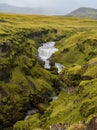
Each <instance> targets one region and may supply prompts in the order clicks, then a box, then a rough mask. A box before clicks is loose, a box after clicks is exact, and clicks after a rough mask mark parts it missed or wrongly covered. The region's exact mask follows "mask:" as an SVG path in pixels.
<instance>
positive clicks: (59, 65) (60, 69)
mask: <svg viewBox="0 0 97 130" xmlns="http://www.w3.org/2000/svg"><path fill="white" fill-rule="evenodd" d="M55 66H56V68H57V69H58V73H60V72H61V71H62V69H63V68H64V66H63V65H62V64H60V63H55Z"/></svg>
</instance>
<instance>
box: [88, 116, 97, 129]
mask: <svg viewBox="0 0 97 130" xmlns="http://www.w3.org/2000/svg"><path fill="white" fill-rule="evenodd" d="M87 130H97V117H93V118H92V120H91V121H90V123H89V124H88V125H87Z"/></svg>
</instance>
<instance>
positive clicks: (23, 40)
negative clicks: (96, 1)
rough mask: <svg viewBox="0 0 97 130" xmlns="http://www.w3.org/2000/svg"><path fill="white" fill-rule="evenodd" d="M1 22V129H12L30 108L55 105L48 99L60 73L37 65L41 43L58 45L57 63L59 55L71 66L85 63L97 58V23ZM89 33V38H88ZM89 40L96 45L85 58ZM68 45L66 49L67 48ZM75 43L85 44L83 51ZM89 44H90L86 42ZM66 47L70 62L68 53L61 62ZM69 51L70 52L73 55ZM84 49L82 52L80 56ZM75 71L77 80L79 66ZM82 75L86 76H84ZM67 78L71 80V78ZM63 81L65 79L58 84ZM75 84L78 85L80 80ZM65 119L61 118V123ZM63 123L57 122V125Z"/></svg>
mask: <svg viewBox="0 0 97 130" xmlns="http://www.w3.org/2000/svg"><path fill="white" fill-rule="evenodd" d="M0 18H1V22H0V60H1V62H0V86H1V87H0V93H1V100H0V106H2V108H1V112H0V114H1V116H0V117H1V119H0V123H1V125H6V126H10V125H12V123H15V122H16V121H17V120H21V119H23V117H24V114H25V112H26V110H27V108H29V107H30V106H29V105H30V104H31V105H34V106H35V107H37V106H39V105H38V104H42V103H44V102H45V103H48V101H51V99H49V98H48V97H49V96H50V94H51V93H52V91H53V90H54V88H55V87H56V83H55V81H57V76H56V75H55V74H57V73H54V72H53V70H51V71H48V70H44V69H43V68H42V67H41V65H39V63H38V62H37V48H38V47H39V46H40V45H41V43H42V42H47V41H52V40H55V41H57V44H56V46H57V47H58V48H59V52H57V53H59V57H58V60H57V58H56V56H58V55H56V56H55V59H56V61H58V62H59V63H63V64H64V65H68V66H71V65H72V64H77V63H79V64H81V63H84V62H86V61H88V60H89V59H91V58H93V57H95V55H92V56H91V54H90V57H88V53H89V52H90V51H91V50H93V49H94V46H96V29H95V28H96V27H97V22H96V20H88V19H79V18H68V17H57V16H53V17H49V16H38V15H10V14H0ZM87 33H89V34H88V35H87ZM79 34H80V35H79ZM86 35H87V36H86ZM85 37H86V38H85ZM79 38H80V42H79V41H78V39H79ZM87 39H90V40H89V42H90V43H91V40H92V41H93V42H92V43H95V44H93V45H90V44H89V45H87V44H86V45H84V48H85V51H86V49H87V48H88V47H89V49H87V51H86V55H85V54H84V53H83V51H82V48H83V41H84V40H87ZM62 41H64V42H62ZM65 41H66V46H65V44H64V43H65ZM71 41H72V42H71ZM72 43H73V44H72ZM75 43H76V44H77V43H79V44H81V45H80V46H81V47H82V48H80V47H79V45H78V47H76V46H77V45H75ZM85 43H88V42H87V41H85ZM62 46H63V49H65V50H64V51H66V52H67V53H68V54H66V57H67V58H65V57H64V56H65V53H62V57H61V58H60V54H61V53H60V52H61V51H63V50H62ZM68 48H69V49H70V50H69V51H68ZM80 49H81V51H82V52H80ZM74 50H76V51H74ZM85 51H84V52H85ZM95 52H96V49H95ZM93 53H94V52H93ZM93 53H92V54H93ZM75 54H76V57H75V58H74V59H73V58H71V57H72V56H73V57H74V56H75ZM70 58H71V59H70ZM65 63H66V64H65ZM76 67H77V66H76ZM76 67H75V68H76ZM75 68H74V74H73V73H72V75H74V77H76V76H75V75H76V73H77V72H78V73H80V67H79V65H78V67H77V71H75V70H76V69H75ZM69 69H70V71H69V70H68V72H69V73H70V72H71V70H72V69H73V68H69ZM72 72H73V71H72ZM52 73H53V74H52ZM64 74H65V73H64ZM70 75H71V74H70ZM72 75H71V76H72ZM80 75H82V72H81V74H80ZM83 77H84V76H83ZM67 78H69V79H71V78H70V77H68V75H67ZM60 80H61V78H60V79H59V80H58V81H60ZM73 80H75V81H76V79H72V81H73ZM75 81H74V82H75ZM80 82H81V81H80V79H79V81H78V82H77V83H75V87H77V86H78V85H79V83H80ZM63 84H64V85H63ZM62 85H63V87H66V86H68V84H67V83H66V82H62ZM52 86H53V87H54V88H52ZM59 86H61V85H59V82H58V85H57V87H59ZM69 87H70V86H69ZM67 95H68V94H67ZM74 96H75V94H74ZM72 98H74V97H70V102H72ZM44 99H47V100H44ZM2 100H3V101H2ZM70 104H72V103H70ZM70 104H69V105H70ZM5 106H6V109H5ZM77 109H78V108H77ZM12 111H13V113H12ZM5 113H7V114H5ZM55 113H56V112H55ZM55 115H56V114H55ZM78 115H79V114H78ZM69 117H70V116H69ZM79 117H80V115H79ZM33 118H34V117H33ZM59 118H60V117H59ZM63 118H64V117H61V119H60V121H62V120H63ZM76 118H77V116H76ZM81 118H83V117H81ZM35 119H36V117H35ZM44 119H45V118H44ZM44 119H43V120H44ZM68 119H69V118H68ZM45 120H46V119H45ZM76 120H77V119H76ZM60 121H58V120H57V122H60ZM74 122H75V120H74ZM49 124H50V123H48V125H49ZM33 125H34V124H33ZM33 125H32V126H31V127H33Z"/></svg>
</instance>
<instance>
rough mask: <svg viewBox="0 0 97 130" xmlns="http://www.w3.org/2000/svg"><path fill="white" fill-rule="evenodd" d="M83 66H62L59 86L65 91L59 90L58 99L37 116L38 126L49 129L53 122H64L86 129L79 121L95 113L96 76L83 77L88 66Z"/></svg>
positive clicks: (87, 118)
mask: <svg viewBox="0 0 97 130" xmlns="http://www.w3.org/2000/svg"><path fill="white" fill-rule="evenodd" d="M93 62H94V63H95V59H94V58H93V59H91V60H90V61H88V62H87V64H90V63H93ZM87 64H86V65H87ZM84 67H86V66H85V65H84V66H81V65H77V64H76V65H73V66H71V67H69V68H64V70H63V71H62V72H61V74H60V76H59V79H60V84H61V87H63V88H65V91H61V92H60V94H59V96H58V99H57V100H55V101H53V102H51V105H50V106H49V107H48V108H47V109H46V111H45V113H44V115H43V116H40V117H39V118H38V119H40V120H41V123H39V126H40V128H43V129H49V128H50V126H51V125H53V124H59V123H64V122H65V123H68V124H69V125H70V128H69V129H75V128H79V129H81V128H83V129H86V127H85V126H84V125H82V124H79V122H86V123H88V122H89V120H90V119H91V118H92V117H93V115H97V105H96V104H97V96H96V95H97V91H96V89H97V78H96V77H92V78H90V77H88V76H86V77H85V75H84V74H85V73H87V72H88V69H89V68H84ZM93 67H94V66H93ZM93 71H94V70H93ZM93 71H92V72H91V74H92V73H93ZM95 71H96V68H95ZM72 124H73V126H72ZM74 124H75V125H74ZM76 124H77V125H76ZM15 127H16V128H17V127H18V125H17V124H16V125H15ZM20 128H21V127H20ZM36 128H37V127H36Z"/></svg>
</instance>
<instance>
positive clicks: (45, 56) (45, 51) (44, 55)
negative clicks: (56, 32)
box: [38, 42, 58, 69]
mask: <svg viewBox="0 0 97 130" xmlns="http://www.w3.org/2000/svg"><path fill="white" fill-rule="evenodd" d="M54 45H55V42H47V43H44V44H43V45H42V46H41V47H39V49H38V52H39V57H40V58H41V59H42V60H43V61H44V62H45V65H44V68H47V69H50V67H51V66H50V61H49V58H50V57H51V56H52V54H53V53H55V52H56V51H58V49H57V48H55V47H54Z"/></svg>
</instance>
